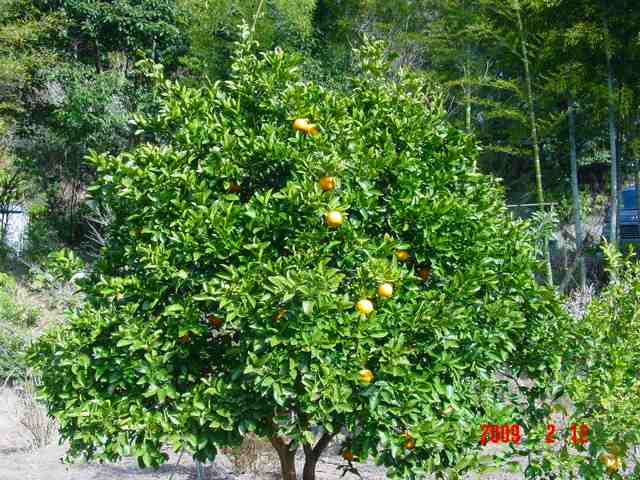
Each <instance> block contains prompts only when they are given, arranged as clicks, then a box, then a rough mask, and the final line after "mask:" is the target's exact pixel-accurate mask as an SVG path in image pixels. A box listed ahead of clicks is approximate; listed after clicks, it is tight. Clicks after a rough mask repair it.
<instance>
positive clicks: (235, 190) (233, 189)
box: [229, 182, 240, 193]
mask: <svg viewBox="0 0 640 480" xmlns="http://www.w3.org/2000/svg"><path fill="white" fill-rule="evenodd" d="M229 191H230V192H231V193H239V192H240V185H238V184H237V183H236V182H231V184H230V185H229Z"/></svg>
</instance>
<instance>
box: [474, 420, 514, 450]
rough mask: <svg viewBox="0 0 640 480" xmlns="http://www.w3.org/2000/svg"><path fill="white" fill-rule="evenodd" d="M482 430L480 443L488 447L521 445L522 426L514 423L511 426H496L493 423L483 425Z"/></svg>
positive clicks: (506, 424)
mask: <svg viewBox="0 0 640 480" xmlns="http://www.w3.org/2000/svg"><path fill="white" fill-rule="evenodd" d="M480 427H481V428H482V435H481V436H480V443H481V444H482V445H486V444H487V443H489V442H491V443H520V440H521V439H522V435H521V434H520V425H518V424H517V423H513V424H511V425H509V424H508V423H505V424H504V425H496V424H491V423H483V424H482V425H480Z"/></svg>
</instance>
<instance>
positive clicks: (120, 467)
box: [0, 387, 522, 480]
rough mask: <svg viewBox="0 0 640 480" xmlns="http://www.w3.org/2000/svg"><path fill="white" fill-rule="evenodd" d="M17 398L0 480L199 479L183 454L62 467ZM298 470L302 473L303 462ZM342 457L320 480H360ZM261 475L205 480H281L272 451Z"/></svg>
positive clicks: (489, 479)
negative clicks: (144, 461) (142, 464)
mask: <svg viewBox="0 0 640 480" xmlns="http://www.w3.org/2000/svg"><path fill="white" fill-rule="evenodd" d="M18 410H19V407H18V405H17V397H16V395H15V393H14V391H13V390H11V389H10V388H8V387H5V388H3V389H2V390H1V391H0V479H2V480H121V479H122V480H125V479H126V480H168V479H169V478H170V477H171V476H172V475H173V480H187V479H195V478H196V466H195V463H194V462H193V460H192V459H191V457H190V456H189V455H184V456H183V457H182V459H181V461H180V463H179V465H178V466H177V467H176V462H177V460H178V456H179V455H178V454H176V453H175V452H170V460H169V462H167V463H166V464H165V465H163V466H162V467H161V468H160V469H159V470H153V469H140V468H138V465H137V463H136V461H135V459H133V458H128V459H125V460H124V461H122V462H120V463H117V464H112V463H104V464H89V465H88V464H74V465H66V464H63V463H62V462H61V461H60V458H61V457H62V456H63V455H64V451H65V450H64V447H62V446H58V445H57V444H56V442H55V441H54V442H52V444H50V445H48V446H46V447H43V448H35V449H34V448H29V434H28V432H27V431H26V430H25V429H24V427H22V426H21V425H20V424H19V421H18ZM298 460H299V466H300V469H299V470H300V471H302V468H301V466H302V462H303V457H302V456H300V458H299V459H298ZM345 463H346V462H345V461H344V460H343V459H342V458H341V456H340V455H339V453H338V451H337V447H336V446H333V448H330V449H329V450H328V451H327V453H326V455H324V456H323V458H322V461H321V463H320V465H319V467H318V479H319V480H334V479H335V480H337V479H339V478H344V479H345V480H349V479H355V478H357V477H356V476H355V475H353V474H349V473H347V474H346V475H345V476H344V477H342V476H341V475H342V470H340V469H339V468H338V466H340V465H345ZM257 465H258V471H257V472H256V473H244V474H238V473H236V472H235V471H234V465H233V463H232V461H231V459H230V458H229V457H228V456H226V455H223V454H220V455H219V456H218V458H217V459H216V462H215V463H214V464H212V465H211V464H210V465H207V466H206V467H205V472H204V479H205V480H223V479H224V480H249V479H256V480H275V479H277V478H279V468H278V463H277V457H276V456H275V453H272V452H271V451H268V452H267V455H265V456H263V457H261V459H260V460H259V462H258V464H257ZM359 471H360V474H361V476H362V477H361V478H362V479H365V480H382V479H385V478H387V477H386V475H385V473H384V469H383V468H381V467H377V466H375V465H373V464H371V463H369V464H365V465H359ZM466 478H467V479H469V480H471V479H475V478H482V479H486V480H516V479H520V478H522V476H521V475H519V474H508V473H504V474H503V473H500V474H487V475H483V476H477V475H473V474H471V475H468V476H467V477H466Z"/></svg>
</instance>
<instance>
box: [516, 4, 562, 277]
mask: <svg viewBox="0 0 640 480" xmlns="http://www.w3.org/2000/svg"><path fill="white" fill-rule="evenodd" d="M514 6H515V11H516V12H515V13H516V19H517V21H518V31H519V33H520V48H521V50H522V63H523V65H524V76H525V82H526V86H527V101H528V104H529V122H530V123H531V141H532V142H533V164H534V168H535V172H536V193H537V196H538V203H540V204H543V203H544V191H543V190H542V168H541V166H540V145H539V143H538V128H537V122H536V112H535V108H534V101H533V87H532V82H531V71H530V69H529V53H528V50H527V39H526V38H525V32H524V24H523V23H522V14H521V12H520V0H515V1H514ZM541 207H542V205H541ZM542 208H543V207H542ZM543 252H544V257H545V263H546V267H547V271H546V274H547V283H548V284H549V285H553V272H552V270H551V255H550V253H549V243H548V242H547V241H546V240H545V244H544V246H543Z"/></svg>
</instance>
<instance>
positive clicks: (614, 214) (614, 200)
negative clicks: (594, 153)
mask: <svg viewBox="0 0 640 480" xmlns="http://www.w3.org/2000/svg"><path fill="white" fill-rule="evenodd" d="M603 23H604V32H605V35H606V36H607V38H606V41H605V54H606V57H607V88H608V93H609V99H608V104H609V145H610V149H611V228H610V232H611V243H612V244H614V245H616V246H617V245H618V152H617V145H616V143H617V142H616V137H617V135H616V118H615V97H614V94H613V68H612V66H611V45H610V44H609V25H608V22H607V18H606V16H605V18H604V19H603Z"/></svg>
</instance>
